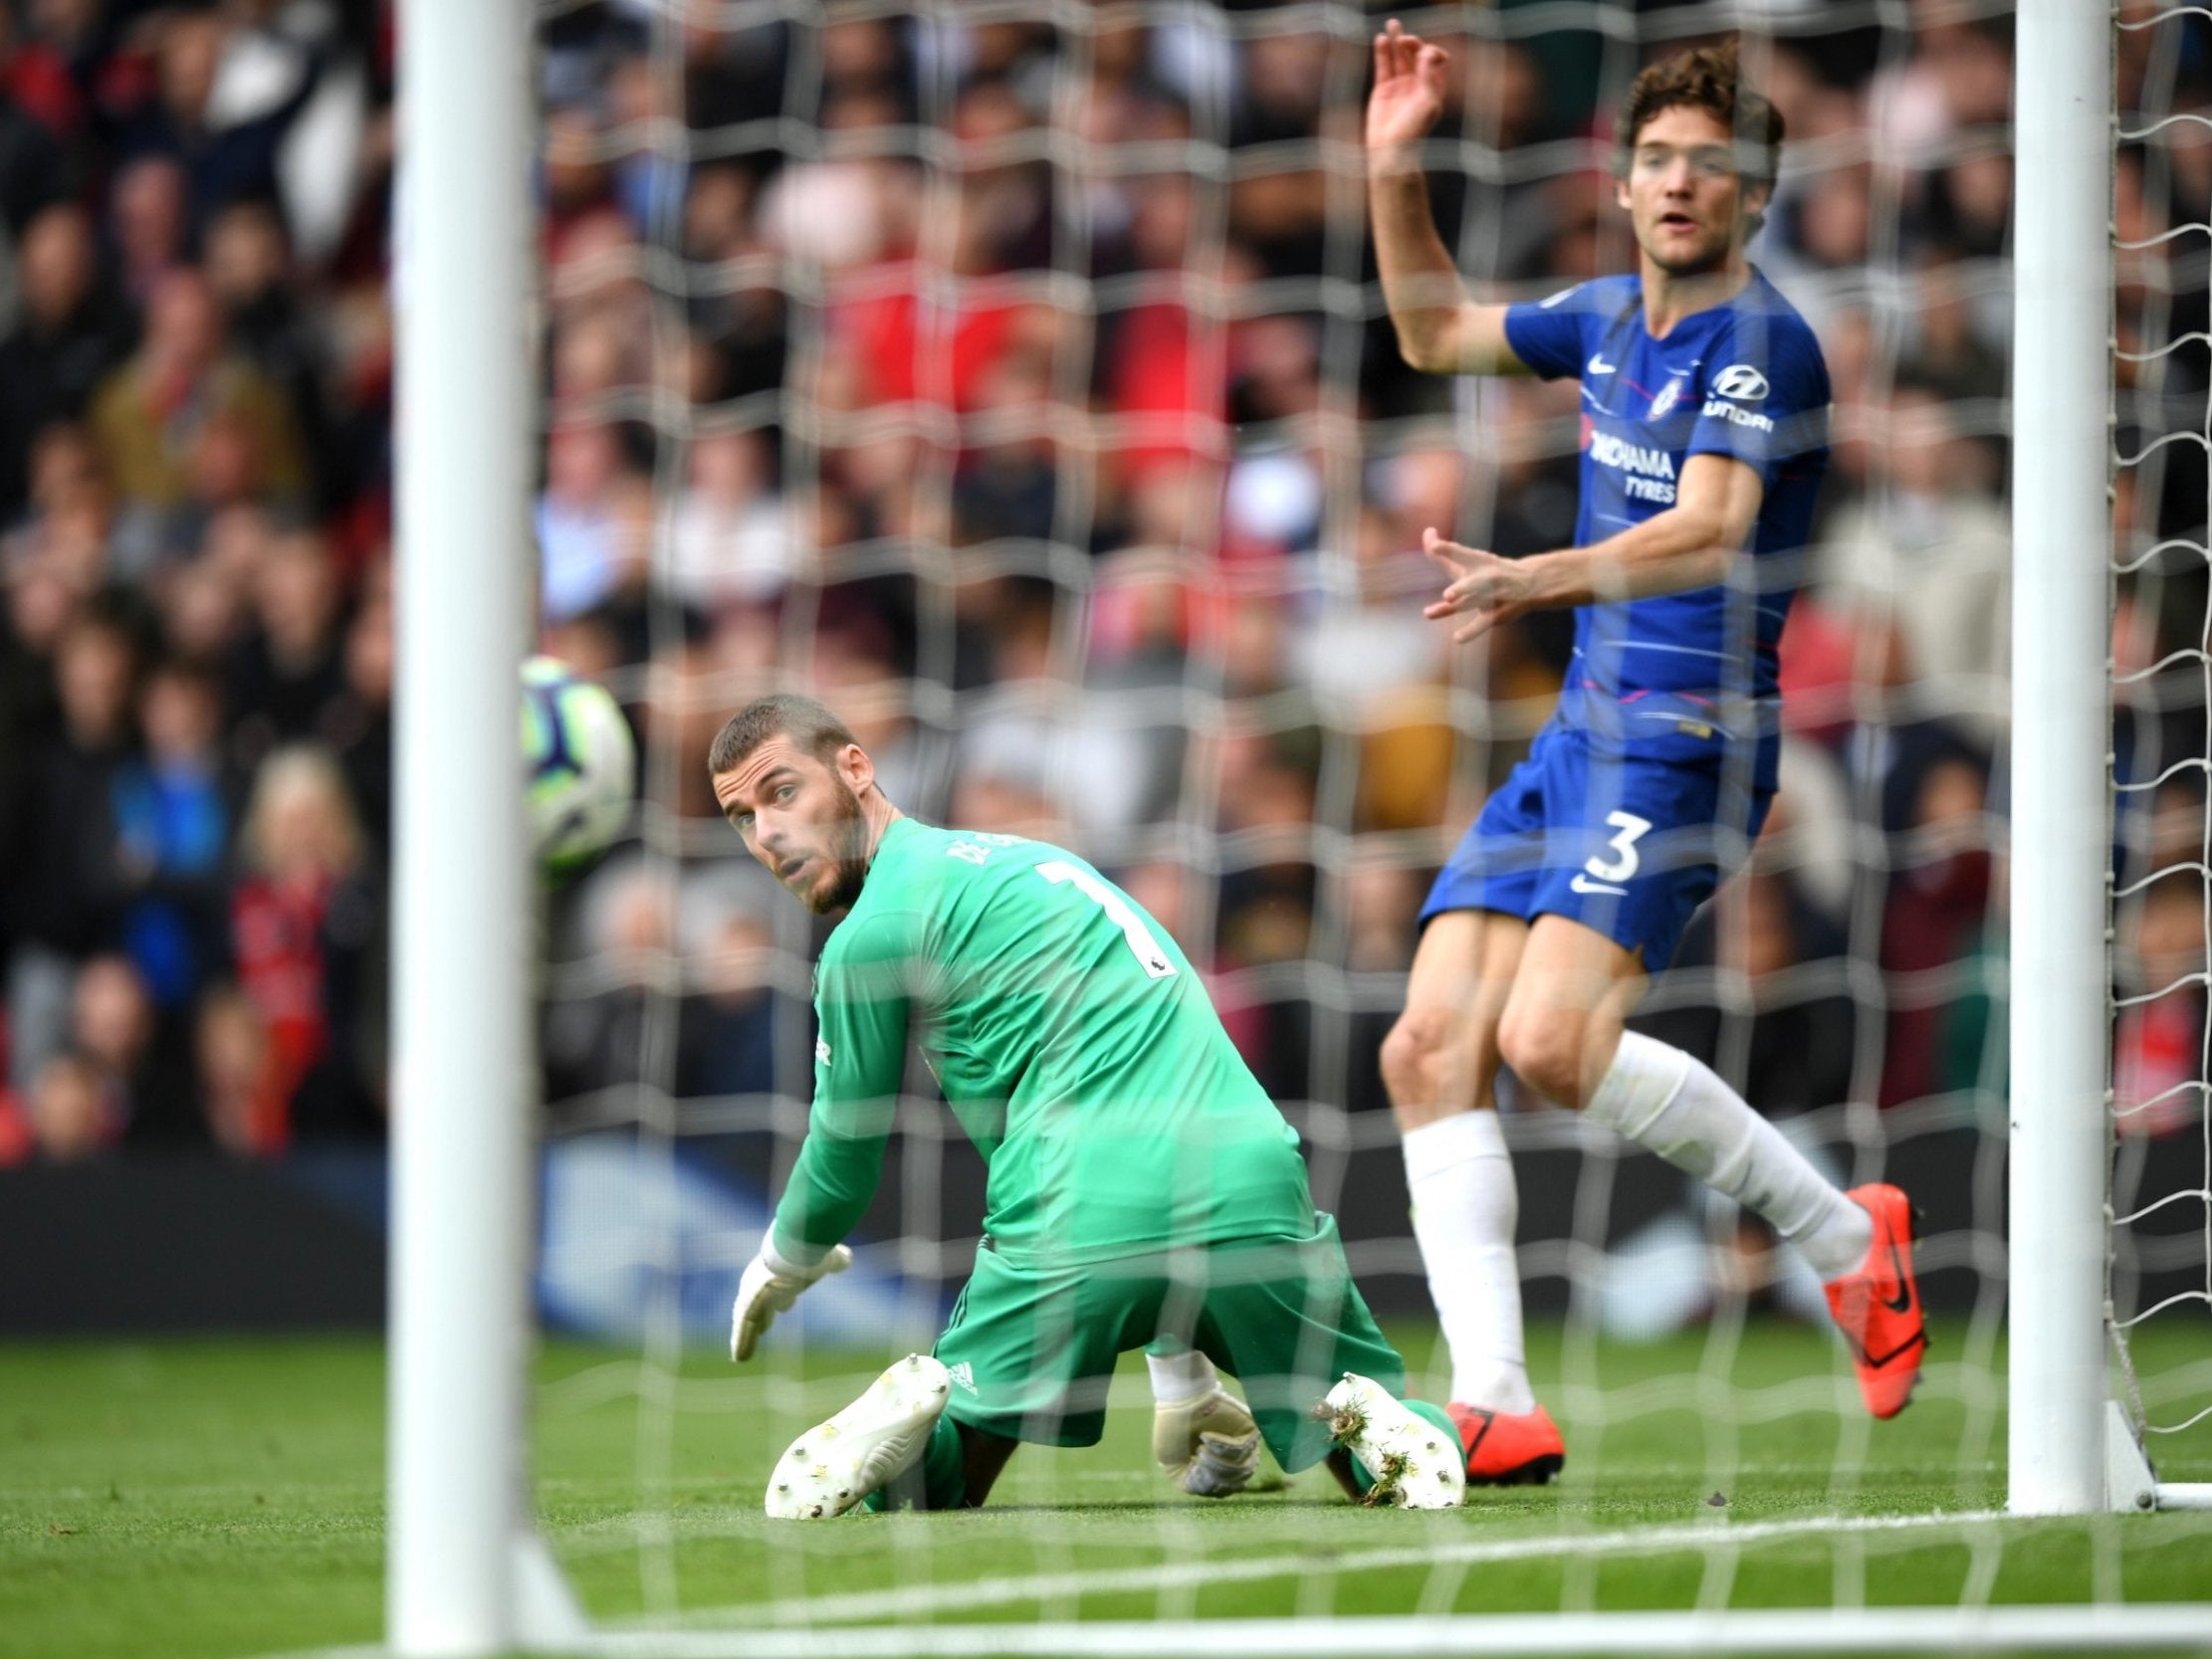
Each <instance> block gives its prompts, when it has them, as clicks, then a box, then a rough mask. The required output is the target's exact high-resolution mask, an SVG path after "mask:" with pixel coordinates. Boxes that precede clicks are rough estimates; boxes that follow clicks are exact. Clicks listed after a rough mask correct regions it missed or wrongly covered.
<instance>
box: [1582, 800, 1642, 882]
mask: <svg viewBox="0 0 2212 1659" xmlns="http://www.w3.org/2000/svg"><path fill="white" fill-rule="evenodd" d="M1605 821H1606V823H1607V824H1608V825H1610V826H1611V827H1612V828H1613V829H1614V830H1615V831H1616V832H1617V833H1616V834H1615V835H1614V837H1613V839H1612V840H1611V841H1608V842H1607V843H1606V845H1607V846H1608V847H1611V848H1612V849H1613V851H1614V852H1615V853H1616V854H1618V855H1619V856H1618V857H1616V858H1605V857H1602V856H1601V857H1597V858H1593V859H1591V860H1590V862H1589V863H1587V864H1585V865H1584V866H1583V868H1584V869H1585V870H1587V871H1589V872H1590V874H1591V875H1593V876H1595V877H1596V878H1597V879H1598V880H1599V881H1601V882H1625V881H1627V880H1628V879H1629V878H1630V877H1631V876H1633V875H1635V874H1636V867H1637V865H1638V864H1639V863H1641V862H1642V860H1641V859H1640V858H1639V856H1638V854H1637V850H1636V844H1637V842H1639V841H1641V840H1642V839H1643V838H1644V837H1645V836H1646V835H1647V834H1649V833H1650V831H1651V828H1652V820H1651V819H1649V818H1639V817H1638V816H1637V815H1636V814H1635V813H1633V812H1609V813H1607V814H1606V816H1605Z"/></svg>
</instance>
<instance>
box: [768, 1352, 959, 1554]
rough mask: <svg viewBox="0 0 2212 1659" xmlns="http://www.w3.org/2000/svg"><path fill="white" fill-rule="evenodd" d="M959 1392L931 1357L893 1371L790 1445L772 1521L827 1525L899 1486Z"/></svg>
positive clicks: (772, 1501)
mask: <svg viewBox="0 0 2212 1659" xmlns="http://www.w3.org/2000/svg"><path fill="white" fill-rule="evenodd" d="M951 1386H952V1379H951V1378H950V1377H949V1376H947V1375H946V1373H945V1367H944V1366H943V1365H941V1364H939V1363H938V1362H937V1361H936V1360H935V1359H932V1358H931V1357H930V1356H929V1355H928V1354H926V1353H910V1354H908V1355H907V1356H906V1357H905V1358H904V1359H901V1360H899V1361H898V1362H897V1363H896V1364H894V1365H892V1366H891V1367H890V1368H889V1369H888V1370H886V1371H885V1372H884V1373H883V1374H882V1375H881V1376H879V1377H877V1378H876V1379H875V1381H873V1382H871V1383H869V1384H868V1387H867V1390H866V1392H864V1393H863V1394H861V1396H860V1397H859V1398H858V1399H856V1400H854V1401H853V1402H852V1404H850V1405H848V1406H846V1407H845V1408H844V1410H842V1411H840V1412H838V1413H837V1415H836V1416H834V1417H832V1418H830V1419H829V1421H828V1422H826V1423H818V1424H816V1425H815V1426H814V1427H813V1428H810V1429H808V1430H807V1431H806V1432H805V1433H804V1434H802V1435H800V1436H799V1437H798V1438H797V1439H796V1440H794V1441H792V1442H791V1446H790V1450H788V1451H787V1452H785V1453H784V1454H783V1455H782V1457H781V1458H780V1459H778V1460H777V1462H776V1465H775V1473H774V1474H773V1475H771V1476H769V1490H768V1502H767V1509H768V1513H769V1516H770V1518H771V1519H772V1520H776V1521H822V1520H827V1519H828V1518H829V1517H830V1516H833V1515H842V1514H844V1513H845V1511H847V1510H849V1509H851V1508H852V1507H853V1506H854V1505H855V1504H857V1503H859V1502H860V1500H861V1499H863V1498H865V1497H867V1495H868V1494H869V1493H871V1492H874V1491H876V1490H877V1489H878V1488H880V1487H885V1486H888V1485H890V1484H891V1482H893V1481H895V1480H897V1479H898V1478H899V1477H900V1476H901V1475H903V1474H905V1473H906V1472H907V1471H908V1470H909V1469H911V1468H913V1467H914V1465H915V1464H916V1463H918V1462H919V1461H921V1457H922V1450H923V1448H924V1447H926V1446H927V1445H928V1444H929V1443H930V1431H931V1430H933V1429H934V1428H936V1427H937V1419H938V1418H939V1416H941V1415H942V1414H943V1412H944V1410H945V1396H946V1392H947V1390H948V1389H949V1388H950V1387H951Z"/></svg>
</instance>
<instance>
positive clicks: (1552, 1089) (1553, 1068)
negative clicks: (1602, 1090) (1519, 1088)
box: [1498, 1008, 1590, 1109]
mask: <svg viewBox="0 0 2212 1659" xmlns="http://www.w3.org/2000/svg"><path fill="white" fill-rule="evenodd" d="M1589 1031H1590V1022H1589V1020H1588V1019H1586V1018H1585V1017H1584V1016H1583V1015H1581V1014H1580V1013H1574V1012H1566V1011H1562V1010H1559V1009H1550V1008H1547V1009H1540V1010H1536V1011H1529V1010H1525V1009H1508V1010H1507V1011H1506V1015H1505V1019H1504V1022H1503V1023H1502V1024H1501V1025H1500V1026H1499V1027H1498V1052H1499V1053H1500V1054H1501V1055H1502V1056H1503V1058H1504V1060H1505V1063H1506V1064H1507V1065H1508V1066H1511V1067H1512V1068H1513V1075H1514V1076H1515V1077H1517V1078H1519V1079H1520V1080H1521V1082H1522V1084H1523V1085H1525V1086H1526V1087H1527V1088H1529V1089H1532V1090H1534V1091H1535V1092H1536V1093H1537V1094H1539V1095H1541V1096H1543V1097H1544V1099H1546V1100H1548V1101H1551V1102H1553V1103H1554V1104H1555V1105H1559V1106H1566V1107H1574V1108H1577V1109H1579V1108H1580V1107H1581V1106H1582V1104H1583V1082H1582V1078H1583V1057H1584V1053H1583V1051H1584V1049H1585V1047H1586V1041H1587V1038H1588V1036H1589Z"/></svg>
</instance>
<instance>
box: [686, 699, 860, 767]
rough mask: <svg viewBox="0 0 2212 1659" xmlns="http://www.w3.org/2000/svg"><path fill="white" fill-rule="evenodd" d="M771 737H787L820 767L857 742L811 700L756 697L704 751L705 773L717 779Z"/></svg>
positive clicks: (821, 707)
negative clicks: (818, 763)
mask: <svg viewBox="0 0 2212 1659" xmlns="http://www.w3.org/2000/svg"><path fill="white" fill-rule="evenodd" d="M771 737H788V738H790V740H791V741H792V742H793V743H795V744H797V745H798V746H799V747H800V748H802V749H804V750H806V752H807V753H809V754H811V755H813V756H814V758H815V759H817V760H819V761H821V762H822V763H823V764H825V765H826V764H828V762H830V761H831V760H833V759H835V758H836V755H837V751H838V750H839V749H842V748H843V747H844V746H845V745H846V744H847V743H851V742H854V741H856V740H857V739H856V738H854V736H853V734H852V732H851V730H850V729H849V728H848V727H847V726H846V725H845V723H844V722H843V721H841V720H839V719H838V718H837V717H836V716H835V715H833V714H831V713H830V712H829V710H827V709H826V708H824V707H823V706H822V705H821V704H819V703H816V702H815V701H814V700H813V699H812V698H810V697H800V696H798V695H797V694H796V693H792V692H776V693H773V694H771V695H770V696H768V697H757V698H755V699H754V700H753V701H752V702H751V703H748V704H747V705H746V706H745V707H744V708H743V709H740V710H739V711H738V712H737V713H736V714H734V715H732V716H731V717H730V719H729V720H728V721H727V722H725V723H724V724H723V727H722V729H721V730H720V731H718V732H716V733H715V740H714V742H713V744H712V745H710V746H709V748H708V750H707V772H708V775H710V776H712V777H720V776H721V775H722V774H723V773H724V772H727V771H729V770H730V769H731V768H732V767H733V766H736V765H737V764H739V763H740V762H741V761H743V760H744V759H745V757H746V756H747V755H749V754H751V753H752V752H753V751H754V750H755V749H757V748H759V747H760V746H761V745H762V744H763V743H765V742H767V741H768V740H769V739H770V738H771Z"/></svg>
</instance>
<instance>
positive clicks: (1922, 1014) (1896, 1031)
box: [1880, 758, 1990, 1107]
mask: <svg viewBox="0 0 2212 1659" xmlns="http://www.w3.org/2000/svg"><path fill="white" fill-rule="evenodd" d="M1987 811H1988V794H1987V786H1986V784H1985V782H1984V779H1983V773H1982V770H1981V768H1980V767H1979V766H1977V765H1976V764H1975V763H1973V762H1972V761H1970V760H1966V759H1963V758H1959V759H1947V760H1938V761H1936V762H1935V763H1934V764H1932V765H1930V766H1929V767H1928V768H1927V769H1926V771H1925V772H1924V773H1922V774H1921V777H1920V781H1919V788H1918V791H1917V794H1916V797H1915V799H1914V802H1913V807H1912V820H1911V826H1910V829H1909V831H1908V833H1907V834H1906V836H1905V838H1904V843H1903V848H1902V852H1903V864H1902V867H1901V868H1900V869H1899V870H1898V871H1897V872H1896V874H1895V875H1894V876H1892V877H1891V879H1890V886H1889V900H1888V904H1887V906H1886V908H1885V910H1884V913H1883V916H1882V927H1881V967H1882V971H1883V972H1884V973H1886V974H1888V975H1890V979H1889V983H1890V985H1891V986H1892V987H1894V989H1893V991H1892V1000H1891V1004H1890V1009H1889V1024H1888V1040H1887V1044H1886V1049H1885V1053H1884V1056H1883V1064H1882V1072H1881V1096H1880V1101H1881V1104H1882V1105H1883V1106H1885V1107H1889V1106H1899V1105H1902V1104H1904V1103H1905V1102H1907V1101H1916V1100H1921V1099H1924V1098H1926V1097H1928V1096H1930V1095H1933V1094H1935V1093H1937V1092H1938V1090H1939V1088H1940V1086H1941V1084H1942V1083H1943V1082H1944V1075H1943V1068H1942V1065H1941V1047H1942V1043H1941V1033H1942V1030H1943V1026H1944V1019H1945V1014H1946V1011H1947V1010H1948V1009H1949V1008H1950V1006H1951V1005H1952V1004H1953V1003H1955V1002H1957V1001H1959V1000H1960V999H1962V998H1963V997H1965V996H1967V995H1968V994H1970V993H1972V992H1974V991H1976V990H1978V989H1979V987H1978V986H1977V985H1973V984H1969V983H1967V982H1966V981H1967V979H1968V977H1969V975H1967V974H1966V973H1964V972H1963V971H1962V970H1961V966H1960V964H1963V963H1965V962H1966V961H1967V960H1968V959H1969V958H1970V957H1971V956H1972V955H1973V954H1974V945H1975V942H1976V940H1977V939H1978V938H1979V937H1980V935H1981V933H1982V930H1983V928H1984V926H1985V925H1986V923H1987V922H1988V919H1989V898H1990V854H1989V825H1988V817H1987ZM1945 970H1949V971H1948V973H1947V974H1946V972H1945Z"/></svg>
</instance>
